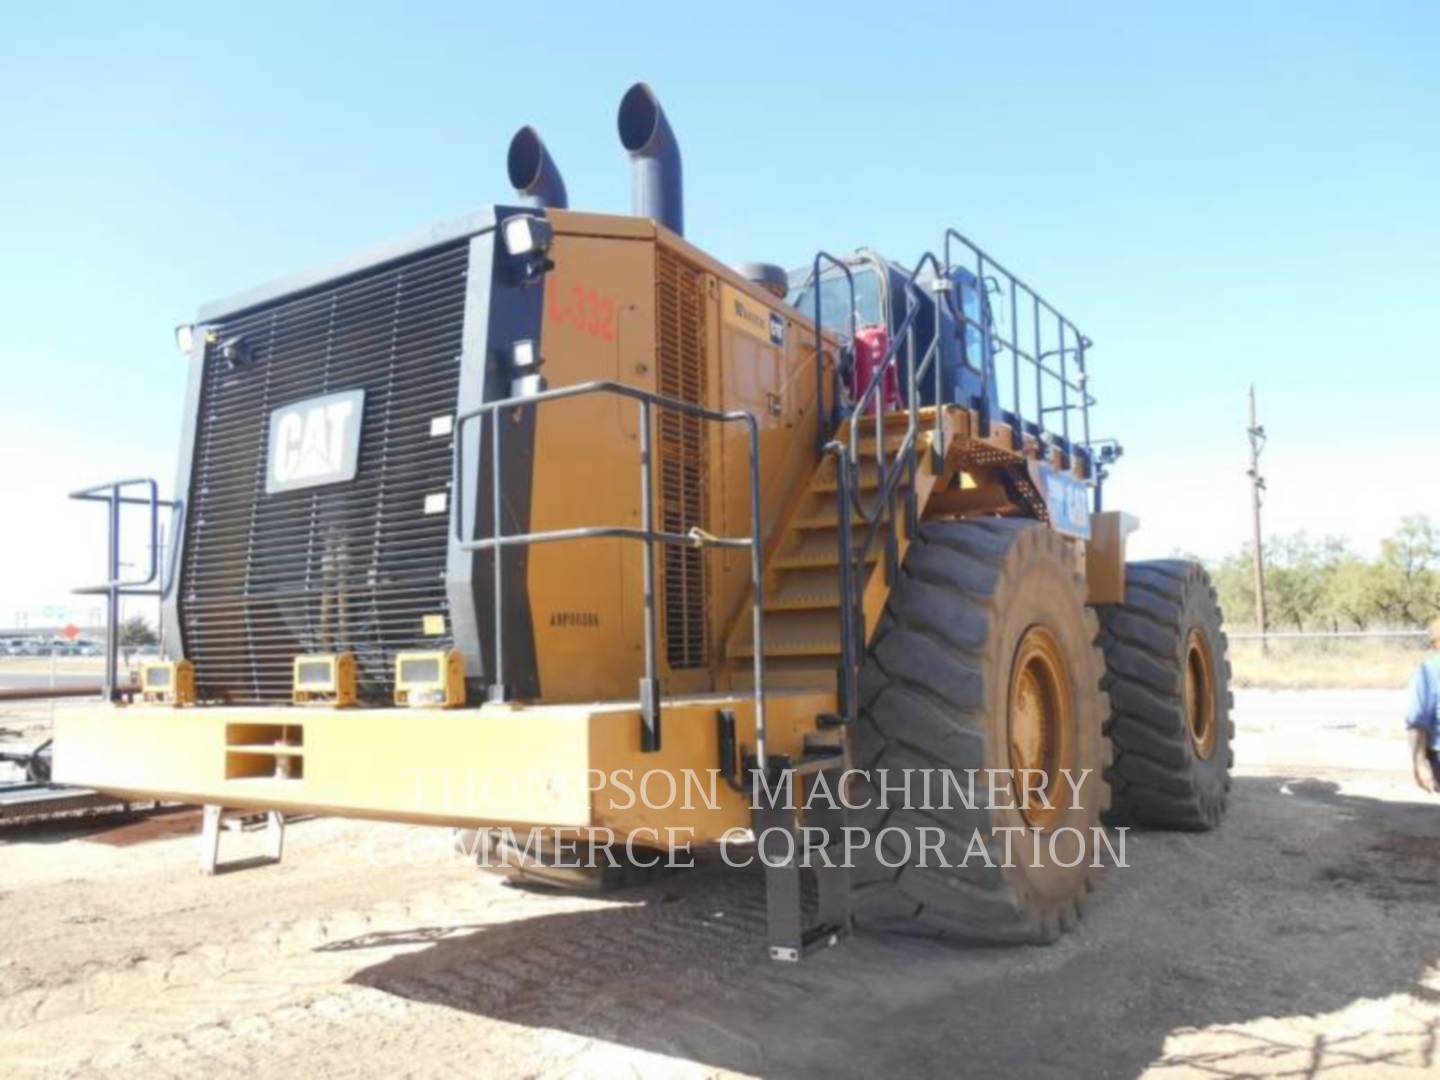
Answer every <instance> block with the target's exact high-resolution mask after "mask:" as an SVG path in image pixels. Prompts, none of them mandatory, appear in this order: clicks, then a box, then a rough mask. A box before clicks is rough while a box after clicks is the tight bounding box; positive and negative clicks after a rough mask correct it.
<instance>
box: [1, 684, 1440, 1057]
mask: <svg viewBox="0 0 1440 1080" xmlns="http://www.w3.org/2000/svg"><path fill="white" fill-rule="evenodd" d="M1398 708H1399V704H1398V698H1397V696H1396V695H1394V694H1388V693H1380V692H1352V693H1266V692H1258V691H1255V692H1242V693H1241V694H1240V695H1239V712H1238V717H1237V719H1238V722H1239V727H1240V739H1239V741H1238V743H1237V749H1238V758H1239V760H1238V765H1237V771H1238V779H1237V781H1236V784H1235V789H1234V801H1233V804H1232V811H1231V815H1230V817H1229V819H1228V821H1227V823H1226V825H1225V827H1224V828H1223V829H1221V830H1220V831H1219V832H1216V833H1213V834H1208V835H1198V836H1197V835H1179V834H1162V833H1132V834H1131V835H1130V837H1129V840H1128V861H1129V863H1130V866H1129V867H1128V868H1123V869H1112V870H1109V871H1107V872H1106V874H1105V876H1104V878H1103V880H1102V882H1101V884H1100V886H1099V888H1098V890H1097V892H1096V893H1095V895H1094V896H1093V897H1092V903H1091V907H1090V910H1089V912H1088V913H1087V917H1086V919H1085V921H1084V922H1083V923H1082V924H1081V927H1080V929H1079V931H1078V932H1076V933H1074V934H1071V935H1069V936H1067V937H1066V938H1064V939H1063V940H1062V941H1061V942H1060V943H1059V944H1057V945H1054V946H1051V947H1037V948H1021V949H961V948H937V947H935V946H933V945H926V944H918V943H915V942H909V941H904V940H895V939H886V938H878V937H860V938H858V939H855V940H852V941H850V942H848V943H847V944H845V945H844V946H843V947H842V948H840V949H837V950H832V951H830V952H828V953H824V954H821V955H819V956H818V957H814V958H812V959H810V960H807V961H806V962H804V963H803V964H800V965H780V964H773V963H770V962H768V961H766V960H765V959H764V958H763V949H762V940H763V938H762V924H763V894H762V891H761V883H760V881H759V879H758V878H757V877H755V876H753V875H747V874H744V873H739V872H736V871H733V870H729V869H727V868H726V867H724V866H723V865H718V864H715V865H705V866H701V867H700V868H697V869H695V870H691V871H688V872H685V873H683V874H682V875H680V876H677V877H673V878H670V879H667V880H665V881H664V882H661V883H659V884H655V885H651V886H648V887H646V888H644V889H638V890H631V891H627V892H622V893H619V894H612V895H611V896H609V897H607V898H604V899H596V898H583V897H575V896H564V895H540V894H536V893H531V892H525V891H521V890H517V889H513V888H510V887H509V886H507V885H505V884H503V883H502V882H500V881H499V880H497V879H494V878H491V877H489V876H486V875H483V874H479V873H477V872H476V871H475V870H474V869H473V868H470V867H467V866H465V865H463V864H462V863H459V862H449V861H446V860H440V859H438V858H434V856H435V853H436V852H438V851H440V850H443V849H444V847H445V845H444V843H443V839H444V837H443V835H441V834H440V833H439V831H438V830H422V831H416V830H408V829H405V828H401V827H397V826H372V825H365V824H358V823H348V822H340V821H333V820H312V821H304V822H299V823H296V824H293V825H292V826H291V827H290V830H289V836H288V841H289V845H288V849H287V853H286V858H285V861H284V862H283V863H282V864H280V865H278V866H265V867H258V868H256V867H252V868H249V869H243V870H240V871H238V872H234V873H226V874H222V875H220V876H218V877H215V878H204V877H202V876H200V875H199V874H198V872H197V870H196V864H195V860H196V854H197V850H196V848H197V845H196V841H195V837H194V835H193V830H194V829H195V827H196V822H197V818H196V817H195V816H194V814H193V813H190V814H180V815H172V816H166V817H161V818H154V819H151V820H149V821H148V822H145V823H134V824H129V825H123V826H116V827H111V828H109V829H103V830H97V829H94V828H86V829H79V828H77V827H75V826H74V825H63V824H62V825H51V826H47V827H38V826H37V827H24V828H11V829H6V830H0V1063H3V1072H4V1075H5V1076H7V1077H22V1076H51V1075H74V1076H91V1075H101V1074H103V1075H106V1076H116V1077H132V1076H133V1077H155V1076H197V1075H203V1076H205V1077H206V1078H207V1080H220V1078H222V1077H230V1076H236V1077H242V1076H243V1077H248V1078H254V1077H260V1076H306V1077H351V1076H354V1077H369V1076H387V1077H393V1076H483V1077H491V1076H526V1077H569V1076H596V1077H600V1076H604V1077H610V1076H615V1075H626V1074H631V1075H640V1076H715V1075H733V1074H752V1075H763V1076H817V1075H825V1076H876V1075H902V1076H929V1075H936V1076H939V1075H946V1076H951V1075H955V1074H956V1073H959V1072H964V1073H966V1074H968V1075H973V1076H988V1075H993V1074H997V1073H1000V1072H1002V1071H1003V1072H1005V1073H1006V1074H1008V1075H1013V1076H1024V1077H1070V1076H1116V1077H1128V1076H1135V1075H1139V1074H1146V1075H1153V1076H1157V1077H1166V1078H1171V1077H1177V1078H1178V1077H1239V1076H1254V1075H1280V1076H1306V1077H1309V1076H1316V1075H1321V1074H1326V1075H1330V1076H1335V1077H1349V1076H1354V1075H1386V1076H1389V1075H1401V1076H1403V1075H1411V1074H1413V1075H1430V1074H1432V1073H1433V1072H1435V1071H1437V1069H1440V1064H1437V1061H1436V1056H1437V1040H1440V966H1437V964H1440V919H1437V917H1436V910H1437V901H1440V843H1437V841H1440V802H1436V801H1432V800H1428V798H1427V797H1426V796H1424V795H1423V794H1422V793H1420V792H1419V791H1418V790H1415V789H1413V787H1412V786H1411V785H1410V783H1409V778H1408V773H1407V769H1406V763H1405V750H1404V743H1403V739H1402V737H1401V733H1400V732H1399V731H1398V730H1397V729H1398V724H1397V722H1396V720H1395V716H1396V713H1397V711H1398ZM13 720H14V717H13V716H0V726H7V727H11V728H12V729H14V730H23V729H24V728H25V724H24V723H23V722H21V723H18V724H17V723H14V722H12V721H13ZM31 734H33V731H32V732H31ZM437 838H438V839H440V840H441V841H442V842H441V843H438V844H437V843H429V842H428V841H431V840H434V839H437ZM225 840H226V844H227V847H226V849H225V855H226V857H227V858H230V857H245V856H247V855H251V854H254V853H257V852H259V851H260V849H261V844H262V839H261V837H260V835H259V834H244V835H227V836H226V838H225ZM407 852H408V853H409V855H410V856H411V857H410V858H409V859H407V858H406V857H405V856H406V854H407ZM426 861H433V862H434V865H408V863H424V862H426Z"/></svg>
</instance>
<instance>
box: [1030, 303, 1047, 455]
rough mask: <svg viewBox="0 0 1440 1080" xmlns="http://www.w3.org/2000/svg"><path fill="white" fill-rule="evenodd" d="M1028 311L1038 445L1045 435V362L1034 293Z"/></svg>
mask: <svg viewBox="0 0 1440 1080" xmlns="http://www.w3.org/2000/svg"><path fill="white" fill-rule="evenodd" d="M1030 310H1031V314H1032V315H1033V317H1034V324H1035V327H1034V328H1035V341H1034V351H1033V352H1032V353H1031V355H1032V356H1034V357H1035V441H1036V442H1037V443H1040V442H1042V441H1043V436H1044V434H1045V385H1044V379H1045V362H1044V361H1043V360H1042V359H1041V355H1042V354H1043V352H1044V350H1043V349H1041V348H1040V297H1038V296H1036V295H1035V293H1034V292H1031V294H1030Z"/></svg>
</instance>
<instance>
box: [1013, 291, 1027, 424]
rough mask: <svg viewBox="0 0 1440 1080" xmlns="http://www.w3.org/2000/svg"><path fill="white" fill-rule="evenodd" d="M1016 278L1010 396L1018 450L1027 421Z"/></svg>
mask: <svg viewBox="0 0 1440 1080" xmlns="http://www.w3.org/2000/svg"><path fill="white" fill-rule="evenodd" d="M1017 299H1018V298H1017V296H1016V289H1015V278H1014V277H1013V276H1011V278H1010V366H1011V372H1010V374H1011V378H1012V380H1013V381H1014V388H1013V393H1012V395H1011V398H1010V407H1011V409H1012V410H1013V413H1012V416H1013V418H1014V420H1015V426H1014V427H1013V428H1011V430H1010V445H1011V446H1012V447H1014V449H1016V450H1023V449H1024V448H1025V421H1024V420H1023V419H1022V416H1023V413H1022V412H1021V409H1020V309H1019V308H1018V307H1017V306H1016V301H1017Z"/></svg>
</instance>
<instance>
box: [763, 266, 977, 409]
mask: <svg viewBox="0 0 1440 1080" xmlns="http://www.w3.org/2000/svg"><path fill="white" fill-rule="evenodd" d="M844 263H845V268H846V269H848V270H849V271H850V275H851V278H853V280H854V285H855V311H854V313H853V317H847V311H846V308H847V306H848V305H849V303H850V283H849V281H848V280H847V279H846V276H845V272H844V271H843V270H842V269H841V268H840V267H838V266H835V265H833V264H832V265H828V266H826V267H825V268H824V269H823V270H822V271H821V274H820V281H819V290H820V323H821V325H822V326H823V327H824V328H825V329H826V330H829V331H831V332H833V333H835V334H838V335H839V336H840V337H841V339H842V340H846V341H850V340H853V341H854V343H855V352H856V363H855V364H854V366H853V367H852V369H851V371H850V372H849V373H847V375H846V386H847V389H848V390H849V396H850V400H851V401H852V402H853V401H854V400H855V398H856V397H857V396H858V395H859V394H861V393H862V392H863V391H864V389H865V385H866V382H867V381H868V377H869V373H870V368H871V366H872V365H873V364H876V363H878V362H879V360H880V359H881V357H882V356H883V354H884V350H885V348H886V347H888V345H889V342H890V337H891V336H892V335H893V334H895V333H896V332H897V331H898V330H899V328H900V327H901V326H902V324H903V323H904V321H905V315H906V310H907V298H906V288H905V283H906V281H907V280H908V279H909V277H910V272H909V271H908V270H907V269H906V268H905V267H903V266H901V265H899V264H898V263H895V262H892V261H891V260H889V259H886V258H885V257H884V256H882V255H880V254H878V253H876V252H874V251H871V250H869V249H861V250H860V251H857V252H856V253H855V254H854V255H852V256H850V257H848V258H846V259H845V260H844ZM814 276H815V275H814V269H813V267H803V268H801V269H797V270H792V271H791V272H790V275H789V278H790V291H789V296H788V300H789V303H790V304H791V306H793V307H795V308H796V309H798V310H799V311H800V312H801V313H802V314H803V315H804V316H805V317H806V318H809V319H814V317H815V288H816V284H815V281H814ZM950 280H951V283H952V290H951V293H950V298H949V300H948V301H946V302H944V303H942V304H941V305H940V348H939V351H938V353H937V355H936V363H937V365H938V367H939V374H940V394H941V398H942V403H944V404H957V405H967V406H969V407H970V408H972V409H976V410H979V409H981V407H982V402H983V403H986V404H987V405H988V408H989V410H990V412H991V413H992V414H994V413H995V412H996V410H997V409H998V399H997V397H996V382H995V348H994V343H993V340H992V334H993V328H994V320H993V312H992V310H991V307H990V302H989V298H988V297H987V296H984V295H983V294H982V291H981V290H980V289H979V288H978V287H977V281H976V278H975V275H974V274H973V273H971V272H970V271H969V270H966V269H965V268H964V267H955V268H953V269H952V270H951V271H950ZM933 281H934V274H933V273H927V274H925V275H922V276H920V277H919V278H918V279H917V281H916V285H917V289H916V292H915V294H913V295H914V300H913V302H914V303H917V304H919V306H920V310H919V311H918V312H917V313H916V316H915V318H914V319H913V320H912V323H911V327H912V329H913V331H914V335H915V362H916V364H917V365H918V364H919V363H920V362H921V360H922V359H923V357H924V356H925V352H926V350H927V349H928V348H929V347H930V342H931V340H932V338H933V337H934V334H935V329H936V324H935V302H936V298H937V294H936V293H935V291H934V289H933V287H932V283H933ZM958 312H963V313H964V319H963V327H962V320H961V319H960V318H958V317H957V313H958ZM877 350H878V355H877ZM900 360H901V363H900V364H899V365H898V366H899V368H900V369H901V370H902V371H903V369H904V366H905V365H904V360H905V354H904V353H903V352H902V353H901V355H900ZM902 379H903V376H902ZM900 381H901V380H896V381H895V385H894V386H893V387H891V386H889V385H887V386H886V388H885V390H884V394H885V397H886V401H885V407H886V408H887V409H889V408H891V407H893V406H897V405H899V404H902V403H903V394H902V393H901V391H900V389H899V383H900ZM987 399H988V401H987ZM920 404H921V405H934V404H936V401H935V373H934V372H933V371H931V372H929V373H927V374H926V376H925V377H924V378H923V379H922V380H921V385H920Z"/></svg>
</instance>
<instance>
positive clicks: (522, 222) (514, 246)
mask: <svg viewBox="0 0 1440 1080" xmlns="http://www.w3.org/2000/svg"><path fill="white" fill-rule="evenodd" d="M500 231H501V236H502V237H503V239H504V241H505V250H506V252H507V253H509V254H510V255H513V256H516V257H517V258H518V257H519V256H522V255H543V254H545V252H547V251H549V250H550V241H551V240H552V239H553V238H554V235H555V233H554V230H553V229H552V228H551V227H550V222H548V221H546V220H545V219H544V218H542V217H536V216H535V215H533V214H515V215H514V216H512V217H508V218H506V219H505V222H504V224H503V225H501V226H500Z"/></svg>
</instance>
